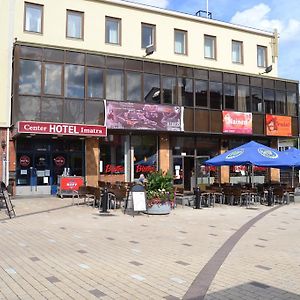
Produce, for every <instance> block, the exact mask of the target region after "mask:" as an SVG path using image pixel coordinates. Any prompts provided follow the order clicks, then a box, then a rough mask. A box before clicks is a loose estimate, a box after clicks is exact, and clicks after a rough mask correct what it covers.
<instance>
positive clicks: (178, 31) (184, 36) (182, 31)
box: [174, 28, 188, 55]
mask: <svg viewBox="0 0 300 300" xmlns="http://www.w3.org/2000/svg"><path fill="white" fill-rule="evenodd" d="M177 33H179V34H183V52H176V34H177ZM187 39H188V32H187V31H186V30H182V29H176V28H174V53H175V54H179V55H187V54H188V49H187V45H188V43H187Z"/></svg>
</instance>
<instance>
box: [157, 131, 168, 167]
mask: <svg viewBox="0 0 300 300" xmlns="http://www.w3.org/2000/svg"><path fill="white" fill-rule="evenodd" d="M159 168H160V169H161V170H162V171H163V172H168V171H170V139H169V135H168V134H161V135H160V136H159Z"/></svg>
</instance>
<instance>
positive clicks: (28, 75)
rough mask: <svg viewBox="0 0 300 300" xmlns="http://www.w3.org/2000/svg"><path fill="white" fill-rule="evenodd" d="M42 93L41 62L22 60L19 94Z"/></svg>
mask: <svg viewBox="0 0 300 300" xmlns="http://www.w3.org/2000/svg"><path fill="white" fill-rule="evenodd" d="M40 93H41V62H39V61H32V60H22V59H21V60H20V77H19V94H24V95H39V94H40Z"/></svg>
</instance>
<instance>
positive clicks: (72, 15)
mask: <svg viewBox="0 0 300 300" xmlns="http://www.w3.org/2000/svg"><path fill="white" fill-rule="evenodd" d="M67 37H69V38H74V39H83V13H82V12H78V11H72V10H67Z"/></svg>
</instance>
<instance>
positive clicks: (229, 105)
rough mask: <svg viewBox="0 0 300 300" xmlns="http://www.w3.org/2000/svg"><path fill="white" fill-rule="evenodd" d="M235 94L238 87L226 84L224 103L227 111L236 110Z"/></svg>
mask: <svg viewBox="0 0 300 300" xmlns="http://www.w3.org/2000/svg"><path fill="white" fill-rule="evenodd" d="M235 94H236V87H235V85H232V84H224V101H225V109H232V110H235V109H236V108H235V107H236V105H235Z"/></svg>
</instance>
